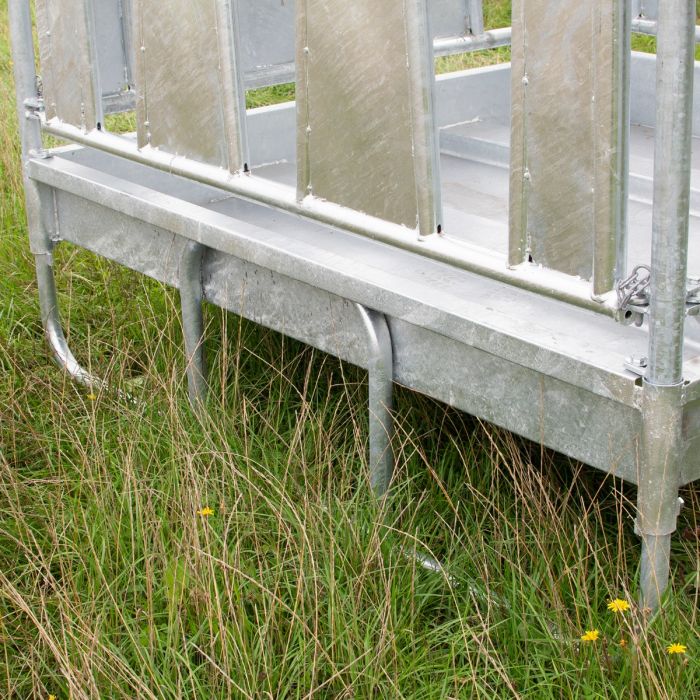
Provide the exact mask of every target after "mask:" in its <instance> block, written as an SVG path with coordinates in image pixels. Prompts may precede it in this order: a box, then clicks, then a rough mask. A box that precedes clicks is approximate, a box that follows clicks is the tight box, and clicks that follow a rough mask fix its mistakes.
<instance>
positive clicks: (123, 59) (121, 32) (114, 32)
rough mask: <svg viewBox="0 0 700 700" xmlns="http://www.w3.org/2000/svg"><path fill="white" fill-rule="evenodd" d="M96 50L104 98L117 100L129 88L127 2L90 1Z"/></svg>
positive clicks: (115, 0) (126, 0)
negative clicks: (92, 9) (112, 97)
mask: <svg viewBox="0 0 700 700" xmlns="http://www.w3.org/2000/svg"><path fill="white" fill-rule="evenodd" d="M92 2H93V7H94V17H95V21H94V28H95V42H94V43H95V48H96V53H97V63H98V65H99V70H100V88H101V91H102V95H103V96H108V97H111V96H117V95H121V94H122V93H123V92H125V91H126V90H128V87H129V85H131V84H132V82H133V79H132V67H131V60H130V53H131V52H130V51H129V50H128V48H127V44H128V40H129V39H128V36H129V35H128V29H127V27H128V17H129V8H128V4H127V3H128V0H92Z"/></svg>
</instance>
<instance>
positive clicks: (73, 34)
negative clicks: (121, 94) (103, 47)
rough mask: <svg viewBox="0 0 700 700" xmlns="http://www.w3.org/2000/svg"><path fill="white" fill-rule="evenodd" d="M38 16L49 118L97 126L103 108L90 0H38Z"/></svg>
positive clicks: (80, 125) (86, 127)
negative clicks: (93, 40)
mask: <svg viewBox="0 0 700 700" xmlns="http://www.w3.org/2000/svg"><path fill="white" fill-rule="evenodd" d="M36 19H37V33H38V36H39V51H40V58H41V70H40V73H41V78H42V83H43V89H44V101H45V105H46V117H47V119H53V118H55V117H57V118H58V119H60V120H62V121H65V122H68V123H69V124H72V125H74V126H78V127H81V128H83V129H86V130H90V129H94V128H95V127H96V125H97V122H98V121H100V120H101V109H100V106H99V99H98V95H99V88H98V86H97V70H96V61H95V58H94V55H95V54H94V50H93V49H94V47H93V45H92V38H91V35H92V32H93V30H92V12H91V5H90V3H88V2H85V1H84V0H37V3H36Z"/></svg>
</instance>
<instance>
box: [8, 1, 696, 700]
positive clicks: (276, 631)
mask: <svg viewBox="0 0 700 700" xmlns="http://www.w3.org/2000/svg"><path fill="white" fill-rule="evenodd" d="M5 8H6V4H5V1H4V0H0V9H2V11H3V12H4V10H5ZM8 75H9V56H8V53H7V36H6V27H5V23H4V22H0V76H2V79H1V80H0V144H1V145H2V148H0V167H2V173H1V174H2V177H1V178H0V188H1V189H0V207H1V208H0V222H1V223H2V230H3V233H2V236H0V299H2V306H1V307H0V394H1V395H2V396H3V397H4V401H3V402H2V404H1V405H0V512H2V513H3V517H2V519H0V697H3V698H8V700H9V699H11V698H35V697H36V698H45V697H48V696H49V695H55V696H56V698H57V699H59V700H64V699H66V698H69V697H70V698H74V699H81V698H115V699H118V698H125V699H126V698H135V697H138V698H182V697H221V698H288V697H289V698H311V697H320V698H324V697H327V698H351V697H353V698H370V697H392V698H393V697H397V698H398V697H410V698H421V699H423V698H425V699H428V698H448V697H455V698H457V697H460V698H462V697H464V698H472V697H474V698H489V699H491V698H497V697H504V698H505V697H508V698H512V697H516V698H517V697H523V698H526V697H532V698H550V697H551V698H560V697H597V696H600V697H628V696H635V697H653V698H687V697H693V694H695V693H696V692H697V691H696V689H697V687H698V683H699V681H700V669H699V668H698V663H697V658H698V643H697V636H696V630H697V629H698V619H697V615H698V609H699V606H698V600H699V596H700V586H699V585H698V578H697V561H698V557H699V555H700V551H699V544H698V538H697V536H696V534H695V533H697V532H698V529H697V528H698V523H697V521H696V518H697V515H696V514H697V513H699V512H700V507H699V506H700V503H699V501H700V499H699V498H698V492H697V488H688V489H686V491H685V492H684V494H683V495H684V497H685V500H686V503H687V505H688V507H687V508H686V509H685V510H684V512H683V514H682V521H681V536H680V537H677V538H676V539H675V540H674V552H673V562H674V568H675V571H674V591H673V595H672V596H671V597H669V598H668V599H667V600H666V601H665V603H664V606H663V609H662V611H661V613H660V615H659V617H658V619H657V620H656V622H655V625H654V627H653V628H652V632H651V633H647V634H643V633H642V632H641V631H640V630H641V629H642V626H641V625H637V624H633V622H634V620H635V619H637V618H638V617H639V616H641V615H643V613H642V612H641V611H638V610H636V609H633V610H632V611H628V612H625V613H624V616H623V617H622V618H621V619H620V618H615V617H612V613H611V612H608V611H607V610H606V608H607V604H608V603H609V601H610V600H611V599H614V598H616V597H618V596H620V597H621V598H624V599H625V600H628V601H633V599H634V591H633V590H628V589H627V586H628V585H629V584H630V582H632V581H634V579H635V567H636V562H637V556H638V542H637V540H636V538H635V537H634V535H633V532H632V526H631V516H632V512H633V499H634V492H633V489H630V488H628V487H625V486H623V485H622V484H620V483H619V482H617V481H615V480H614V479H613V478H611V477H607V476H603V475H602V474H598V473H596V472H593V471H592V470H589V469H587V468H585V467H583V466H582V465H579V464H575V463H571V462H570V461H568V460H566V459H563V458H561V457H557V456H555V455H553V454H552V453H549V452H547V451H545V450H542V449H541V448H540V447H539V446H537V445H533V444H530V443H525V442H523V441H520V440H517V439H515V438H514V437H513V436H511V435H509V434H507V433H503V432H501V431H499V430H497V429H495V428H493V427H492V426H488V425H484V424H481V423H479V422H478V421H474V420H472V419H471V418H469V417H467V416H465V415H462V414H459V413H457V412H455V411H453V410H451V409H448V408H446V407H444V406H441V405H439V404H437V403H436V402H433V401H430V400H428V399H425V398H423V397H420V396H416V395H413V394H411V393H409V392H406V391H403V390H398V396H397V406H398V415H397V424H398V427H399V432H398V435H397V439H396V444H395V448H396V454H397V473H396V480H395V490H394V493H393V495H392V497H391V498H390V499H389V500H387V501H386V502H384V503H381V504H379V503H377V502H376V501H375V500H374V499H373V498H372V497H371V496H370V494H369V488H368V484H367V463H366V435H367V426H366V410H365V402H366V387H365V376H364V373H362V372H361V371H359V370H357V369H355V368H353V367H350V366H348V365H344V364H342V363H340V362H338V361H336V360H334V359H331V358H328V357H326V356H323V355H321V354H320V353H317V352H314V351H312V350H310V349H309V348H306V347H304V346H302V345H300V344H299V343H296V342H294V341H290V340H288V339H284V338H282V337H281V336H279V335H277V334H275V333H272V332H269V331H265V330H263V329H260V328H258V327H256V326H254V325H252V324H249V323H247V322H245V321H242V320H240V319H238V318H235V317H233V316H230V315H226V314H224V313H223V312H220V311H216V310H214V309H211V308H209V309H207V317H208V328H207V337H208V343H209V351H210V359H211V365H212V368H213V371H212V392H211V397H210V401H209V405H208V411H207V413H206V415H204V416H203V417H202V418H201V419H198V418H196V417H195V416H194V415H193V414H192V412H191V411H190V410H189V407H188V405H187V402H186V391H185V386H184V365H185V362H184V357H183V352H182V342H181V341H182V338H181V335H182V333H181V328H180V320H179V313H178V305H177V296H176V294H175V293H174V292H173V291H172V290H169V289H167V288H165V287H163V286H161V285H158V284H156V283H153V282H150V281H148V280H145V279H144V278H142V277H139V276H137V275H135V274H132V273H130V272H129V271H127V270H124V269H122V268H119V267H118V266H115V265H112V264H110V263H108V262H105V261H104V260H100V259H99V258H95V257H93V256H91V255H89V254H87V253H84V252H81V251H78V250H76V249H73V248H70V247H69V246H67V245H65V244H63V245H61V246H59V247H58V249H57V251H56V262H55V266H56V274H57V279H58V280H59V287H60V297H61V305H62V308H63V310H64V312H65V313H64V317H65V321H66V327H67V330H68V333H69V337H70V342H71V344H72V346H73V347H74V348H75V350H76V352H77V354H78V359H79V360H80V361H81V362H82V363H83V364H84V365H86V366H88V367H90V368H91V369H93V371H95V372H96V373H98V374H99V375H101V376H103V377H105V378H106V379H107V380H108V382H109V385H110V386H111V387H112V389H111V390H104V391H101V392H99V391H98V392H95V393H91V392H89V391H86V390H83V389H80V388H78V387H76V386H74V385H72V384H71V383H70V382H68V381H67V379H66V378H65V377H64V376H63V375H61V374H60V373H59V372H58V371H57V369H56V368H55V367H54V365H53V363H52V361H51V359H50V357H49V355H48V352H47V350H46V348H45V345H44V342H43V337H42V331H41V327H40V322H39V310H38V304H37V301H36V293H35V284H34V277H33V265H32V258H31V255H30V253H29V251H28V246H27V243H26V231H25V224H24V214H23V209H22V203H21V202H22V196H21V179H20V176H19V173H20V168H19V152H18V146H17V139H16V132H15V129H16V122H15V116H14V107H13V101H12V99H13V97H12V91H11V88H10V85H9V81H8ZM125 128H128V125H125ZM127 394H128V395H129V396H131V397H133V400H126V399H125V398H124V396H125V395H127ZM413 551H419V552H425V553H427V554H430V555H432V556H434V557H437V558H439V559H440V560H441V561H442V562H443V563H444V566H445V570H446V575H436V574H433V573H430V572H427V571H425V570H423V569H422V568H421V567H420V566H419V565H418V564H417V562H416V560H415V559H414V558H411V557H409V556H406V553H410V552H413ZM635 616H636V617H635ZM587 629H599V636H598V639H597V640H596V641H595V642H592V644H593V646H589V645H588V644H584V643H583V642H582V640H581V636H582V634H584V633H585V631H586V630H587ZM623 633H624V634H625V638H626V639H627V641H628V646H626V647H620V646H619V645H617V646H613V642H612V641H610V643H609V646H608V648H607V650H606V649H605V647H604V646H603V642H604V640H606V639H609V640H614V641H615V642H617V641H618V640H617V635H618V634H620V635H621V634H623ZM672 644H682V645H684V646H685V647H686V650H685V653H682V654H681V653H679V654H673V655H671V654H669V653H668V651H667V649H668V646H670V645H672Z"/></svg>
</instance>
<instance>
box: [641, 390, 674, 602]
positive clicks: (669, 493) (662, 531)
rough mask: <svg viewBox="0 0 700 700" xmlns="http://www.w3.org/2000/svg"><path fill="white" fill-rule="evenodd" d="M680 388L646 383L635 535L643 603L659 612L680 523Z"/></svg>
mask: <svg viewBox="0 0 700 700" xmlns="http://www.w3.org/2000/svg"><path fill="white" fill-rule="evenodd" d="M681 398H682V386H681V385H677V386H667V387H661V386H655V385H653V384H649V383H645V386H644V405H643V408H642V416H643V432H642V459H641V472H640V475H639V486H638V491H637V512H638V517H637V523H636V526H637V533H638V534H639V535H640V536H641V538H642V562H641V574H640V591H641V603H642V606H643V607H645V608H650V609H651V610H654V609H656V608H657V607H658V605H659V602H660V600H661V596H662V595H663V593H664V591H665V590H666V587H667V586H668V578H669V568H670V552H671V534H672V533H673V532H674V531H675V529H676V522H677V519H678V510H679V500H678V488H679V485H680V463H681V457H682V455H681V446H682V444H683V443H682V425H683V423H682V419H683V411H682V403H681Z"/></svg>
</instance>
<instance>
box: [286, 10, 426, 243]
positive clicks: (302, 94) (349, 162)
mask: <svg viewBox="0 0 700 700" xmlns="http://www.w3.org/2000/svg"><path fill="white" fill-rule="evenodd" d="M297 14H298V24H297V34H298V36H297V66H298V67H299V68H298V70H297V138H298V149H297V151H298V171H297V172H298V181H297V184H298V197H299V198H300V199H303V198H304V197H305V196H307V195H310V194H313V195H314V196H316V197H319V198H322V199H327V200H330V201H331V202H335V203H336V204H341V205H343V206H346V207H350V208H352V209H356V210H358V211H361V212H363V213H366V214H370V215H372V216H376V217H379V218H381V219H385V220H388V221H391V222H394V223H398V224H402V225H405V226H407V227H409V228H411V229H415V228H418V230H419V231H420V232H421V233H422V234H426V235H427V234H430V233H434V232H435V231H436V230H437V228H438V227H439V225H440V200H439V186H438V183H439V175H438V159H437V146H436V133H435V129H434V126H433V109H432V99H433V97H432V82H433V66H432V52H431V49H430V41H429V35H428V28H427V12H426V7H425V2H424V0H400V1H398V2H391V3H377V2H376V0H357V1H356V2H353V3H348V2H346V0H299V3H298V5H297ZM407 235H408V234H407Z"/></svg>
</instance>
